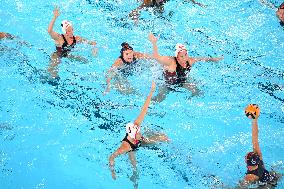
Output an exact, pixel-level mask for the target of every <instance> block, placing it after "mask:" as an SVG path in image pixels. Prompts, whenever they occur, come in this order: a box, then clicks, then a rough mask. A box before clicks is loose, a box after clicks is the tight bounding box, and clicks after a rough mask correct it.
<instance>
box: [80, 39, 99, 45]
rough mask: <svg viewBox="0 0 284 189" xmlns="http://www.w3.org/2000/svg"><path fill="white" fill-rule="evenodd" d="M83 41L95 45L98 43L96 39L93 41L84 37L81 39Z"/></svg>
mask: <svg viewBox="0 0 284 189" xmlns="http://www.w3.org/2000/svg"><path fill="white" fill-rule="evenodd" d="M81 42H82V43H86V44H89V45H93V46H95V45H96V44H97V43H96V42H95V41H91V40H88V39H84V38H82V39H81Z"/></svg>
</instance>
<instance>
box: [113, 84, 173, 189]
mask: <svg viewBox="0 0 284 189" xmlns="http://www.w3.org/2000/svg"><path fill="white" fill-rule="evenodd" d="M155 87H156V85H155V83H154V82H152V87H151V91H150V93H149V95H148V97H147V98H146V101H145V102H144V105H143V107H142V109H141V112H140V114H139V115H138V117H137V118H136V120H135V121H134V122H130V123H128V124H126V136H125V137H124V139H123V140H122V142H121V144H120V147H119V148H118V149H117V150H116V151H115V152H114V153H112V154H111V156H110V157H109V168H110V171H111V176H112V178H113V179H116V173H115V169H114V162H115V161H114V160H115V158H116V157H117V156H120V155H122V154H126V153H127V154H128V156H129V160H130V162H131V164H132V167H133V176H132V177H131V180H132V181H133V183H134V186H135V188H137V185H138V184H137V179H138V171H137V166H136V164H137V162H136V157H135V152H136V151H137V150H138V149H139V148H140V147H143V146H146V145H150V144H155V143H158V142H169V139H168V137H167V136H166V135H165V134H162V133H155V134H152V135H151V136H143V135H142V134H141V124H142V121H143V120H144V117H145V115H146V114H147V110H148V107H149V105H150V102H151V97H152V95H153V93H154V91H155Z"/></svg>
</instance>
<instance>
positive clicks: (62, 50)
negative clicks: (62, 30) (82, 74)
mask: <svg viewBox="0 0 284 189" xmlns="http://www.w3.org/2000/svg"><path fill="white" fill-rule="evenodd" d="M61 36H62V37H63V40H64V43H63V44H62V46H61V47H56V52H57V54H58V55H59V56H60V57H67V55H68V53H69V52H70V51H71V49H72V48H74V47H75V45H76V38H75V36H73V41H72V44H71V45H69V44H68V42H67V40H66V39H65V37H64V35H63V34H61Z"/></svg>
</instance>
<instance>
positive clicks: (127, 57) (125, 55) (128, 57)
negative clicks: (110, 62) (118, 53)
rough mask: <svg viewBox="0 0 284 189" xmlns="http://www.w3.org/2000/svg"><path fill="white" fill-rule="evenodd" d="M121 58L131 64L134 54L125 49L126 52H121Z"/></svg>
mask: <svg viewBox="0 0 284 189" xmlns="http://www.w3.org/2000/svg"><path fill="white" fill-rule="evenodd" d="M122 56H123V59H124V60H125V61H126V62H132V61H133V58H134V52H133V50H130V49H127V50H125V51H123V54H122Z"/></svg>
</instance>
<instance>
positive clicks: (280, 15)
mask: <svg viewBox="0 0 284 189" xmlns="http://www.w3.org/2000/svg"><path fill="white" fill-rule="evenodd" d="M276 16H277V17H278V18H279V20H281V21H282V22H284V9H278V10H277V11H276Z"/></svg>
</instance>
